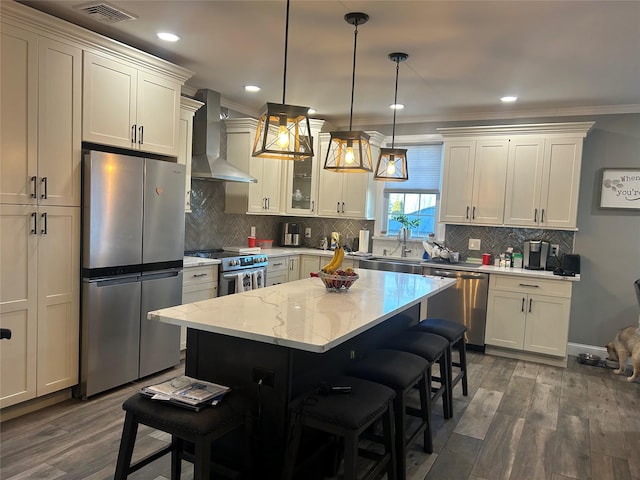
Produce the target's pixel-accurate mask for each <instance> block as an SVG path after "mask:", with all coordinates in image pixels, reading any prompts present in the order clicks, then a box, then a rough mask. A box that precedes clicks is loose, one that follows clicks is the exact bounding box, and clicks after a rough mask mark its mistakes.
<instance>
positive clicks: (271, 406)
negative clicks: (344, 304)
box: [185, 305, 420, 479]
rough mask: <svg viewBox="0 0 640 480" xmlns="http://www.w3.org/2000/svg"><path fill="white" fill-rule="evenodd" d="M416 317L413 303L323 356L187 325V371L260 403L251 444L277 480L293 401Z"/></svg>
mask: <svg viewBox="0 0 640 480" xmlns="http://www.w3.org/2000/svg"><path fill="white" fill-rule="evenodd" d="M419 316H420V307H419V305H414V306H413V307H409V308H407V309H406V310H405V311H403V312H401V313H398V314H397V315H395V316H393V317H391V318H389V319H388V320H386V321H384V322H383V323H381V324H379V325H377V326H375V327H373V328H371V329H369V330H366V331H364V332H362V333H361V334H359V335H358V336H356V337H354V338H352V339H351V340H348V341H346V342H344V343H342V344H340V345H337V346H336V347H334V348H332V349H330V350H329V351H327V352H325V353H322V354H318V353H312V352H306V351H303V350H297V349H294V348H288V347H283V346H279V345H274V344H269V343H263V342H258V341H254V340H248V339H241V338H235V337H232V336H227V335H222V334H217V333H211V332H205V331H200V330H195V329H192V328H189V329H188V333H187V336H188V339H187V341H188V345H189V348H188V349H187V354H186V365H185V373H186V375H189V376H193V377H195V378H201V379H203V380H210V381H214V382H216V383H222V384H224V385H228V386H230V387H231V389H232V390H234V389H239V390H240V389H241V390H243V391H245V392H246V393H248V394H249V395H250V396H251V397H252V398H253V399H254V401H256V404H257V403H258V402H259V404H260V408H259V410H258V409H256V410H255V412H256V415H257V412H258V411H260V416H259V417H257V418H255V421H256V422H258V424H259V428H257V429H256V431H257V432H260V433H258V435H260V434H261V435H262V436H261V437H260V436H259V437H258V438H256V443H257V445H255V446H254V447H255V448H256V451H258V452H260V455H261V466H262V468H263V469H264V470H263V471H261V475H264V477H263V478H267V479H279V478H280V471H281V462H282V459H283V453H284V448H285V438H286V433H287V431H288V428H289V405H290V403H291V401H292V400H293V399H294V398H296V397H298V396H299V395H301V394H302V393H305V392H307V391H309V390H310V389H313V388H315V387H317V386H318V385H319V383H320V382H321V381H323V380H326V379H328V378H330V377H332V376H334V375H340V374H344V373H345V371H346V369H347V367H348V365H349V363H350V362H353V361H355V360H357V359H359V358H362V357H363V356H364V355H366V353H367V352H368V351H370V350H372V349H374V348H377V347H379V346H381V345H382V344H383V342H384V341H385V339H387V338H389V337H390V336H392V335H394V334H396V333H399V332H401V331H404V330H405V329H407V328H408V327H410V326H412V325H415V324H416V323H417V322H418V320H419ZM260 379H263V382H262V385H261V386H260V387H259V386H258V381H259V380H260ZM265 381H266V382H265Z"/></svg>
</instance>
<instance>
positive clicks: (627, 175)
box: [600, 168, 640, 209]
mask: <svg viewBox="0 0 640 480" xmlns="http://www.w3.org/2000/svg"><path fill="white" fill-rule="evenodd" d="M600 206H601V207H602V208H634V209H640V168H627V169H623V168H606V169H604V170H603V172H602V191H601V194H600Z"/></svg>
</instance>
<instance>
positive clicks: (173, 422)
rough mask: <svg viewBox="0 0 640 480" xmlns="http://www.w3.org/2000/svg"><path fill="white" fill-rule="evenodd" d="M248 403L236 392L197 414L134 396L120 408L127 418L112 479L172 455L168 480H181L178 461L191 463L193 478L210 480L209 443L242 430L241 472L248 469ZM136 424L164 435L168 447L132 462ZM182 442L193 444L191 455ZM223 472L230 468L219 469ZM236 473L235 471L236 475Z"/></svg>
mask: <svg viewBox="0 0 640 480" xmlns="http://www.w3.org/2000/svg"><path fill="white" fill-rule="evenodd" d="M249 406H250V403H249V402H248V400H247V399H245V398H244V397H243V396H242V395H241V394H240V393H239V392H235V391H232V392H229V393H228V394H226V395H225V397H224V399H223V400H222V401H221V402H220V404H219V405H216V406H215V407H207V408H203V409H202V410H200V411H199V412H195V411H193V410H189V409H186V408H183V407H178V406H175V405H171V404H168V403H164V402H161V401H156V400H151V399H149V398H145V397H143V396H142V395H141V394H139V393H136V394H134V395H132V396H131V397H129V398H128V399H127V400H126V401H125V402H124V403H123V405H122V409H123V410H125V411H126V412H127V413H126V416H125V420H124V426H123V429H122V438H121V440H120V449H119V451H118V460H117V463H116V472H115V476H114V480H124V479H126V478H127V477H128V476H129V475H130V474H131V473H133V472H135V471H137V470H139V469H141V468H142V467H144V466H146V465H148V464H149V463H151V462H153V461H155V460H157V459H158V458H160V457H162V456H164V455H166V454H167V453H171V480H179V479H180V471H181V461H182V460H187V461H190V462H192V463H193V464H194V479H195V480H209V477H210V475H211V470H212V468H211V447H212V443H213V442H214V441H215V440H217V439H219V438H221V437H222V436H224V435H225V434H227V433H229V432H231V431H233V430H236V429H239V428H242V429H244V441H245V442H246V444H245V445H243V446H242V448H244V449H245V454H246V459H245V465H244V468H243V470H245V469H246V470H247V471H249V470H250V468H251V467H250V464H251V456H250V439H251V413H250V408H249ZM138 425H147V426H149V427H152V428H155V429H157V430H161V431H163V432H167V433H169V434H170V435H171V444H169V445H168V446H166V447H163V448H161V449H159V450H157V451H156V452H154V453H152V454H150V455H148V456H146V457H145V458H143V459H141V460H138V461H137V462H135V463H133V464H132V463H131V457H132V455H133V449H134V446H135V442H136V435H137V432H138ZM185 442H190V443H192V444H193V453H192V454H191V453H189V451H188V449H186V448H185V447H186V445H185ZM220 468H221V469H222V470H224V471H225V472H228V471H230V469H228V468H226V467H223V466H220ZM235 473H238V472H235Z"/></svg>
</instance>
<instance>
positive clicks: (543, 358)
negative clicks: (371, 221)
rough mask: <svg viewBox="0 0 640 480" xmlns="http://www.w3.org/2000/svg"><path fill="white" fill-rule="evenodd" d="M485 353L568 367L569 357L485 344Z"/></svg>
mask: <svg viewBox="0 0 640 480" xmlns="http://www.w3.org/2000/svg"><path fill="white" fill-rule="evenodd" d="M484 353H485V354H487V355H495V356H497V357H505V358H514V359H516V360H525V361H527V362H534V363H542V364H544V365H551V366H553V367H566V366H567V357H552V356H550V355H542V354H537V353H529V352H523V351H521V350H511V349H508V348H500V347H494V346H492V345H487V346H485V349H484Z"/></svg>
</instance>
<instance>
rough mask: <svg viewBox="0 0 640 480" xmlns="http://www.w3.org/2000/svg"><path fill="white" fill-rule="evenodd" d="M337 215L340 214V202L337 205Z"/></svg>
mask: <svg viewBox="0 0 640 480" xmlns="http://www.w3.org/2000/svg"><path fill="white" fill-rule="evenodd" d="M336 213H340V202H338V203H336Z"/></svg>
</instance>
